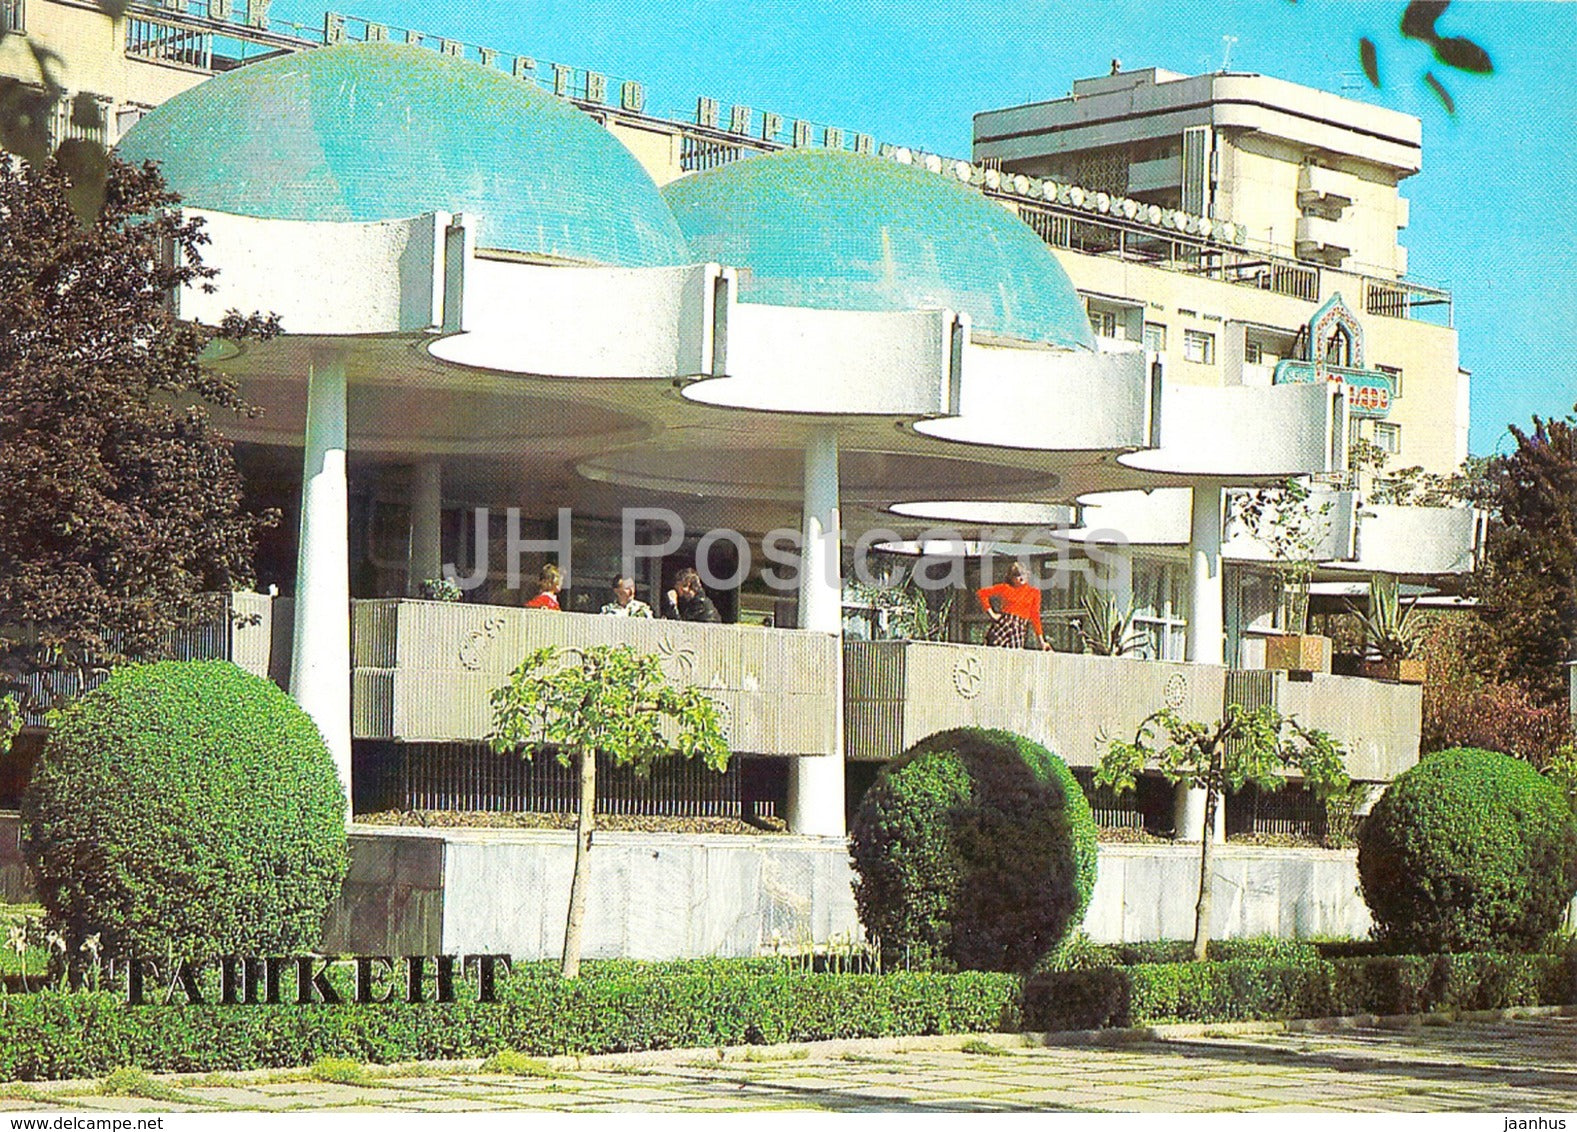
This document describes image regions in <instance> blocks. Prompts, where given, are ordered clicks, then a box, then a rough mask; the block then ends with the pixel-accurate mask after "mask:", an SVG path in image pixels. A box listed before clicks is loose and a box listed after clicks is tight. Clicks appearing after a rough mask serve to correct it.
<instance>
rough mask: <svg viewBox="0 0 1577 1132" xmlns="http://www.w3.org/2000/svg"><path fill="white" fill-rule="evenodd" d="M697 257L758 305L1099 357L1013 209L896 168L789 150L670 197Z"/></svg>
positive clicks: (1069, 289) (1061, 274) (694, 182)
mask: <svg viewBox="0 0 1577 1132" xmlns="http://www.w3.org/2000/svg"><path fill="white" fill-rule="evenodd" d="M663 195H664V196H665V198H666V199H667V201H668V203H669V206H670V207H671V208H672V209H673V212H674V216H675V217H676V218H677V219H678V221H679V226H680V229H681V230H682V231H683V232H684V235H685V238H686V240H687V241H688V242H689V244H690V248H691V251H692V253H693V254H694V255H695V256H696V258H698V259H704V260H711V261H715V262H717V263H721V264H724V265H727V266H731V267H735V268H737V269H739V272H740V274H739V294H740V299H741V301H743V302H747V303H763V304H768V305H776V306H797V307H812V308H816V309H823V310H863V311H910V310H921V309H936V308H941V309H947V310H952V311H957V312H960V313H963V314H967V315H968V316H969V317H970V319H971V320H972V322H973V326H974V330H975V332H976V333H977V334H979V335H984V336H1000V337H1003V338H1007V339H1013V340H1018V341H1023V342H1034V343H1041V344H1048V345H1056V346H1062V347H1065V348H1069V349H1079V350H1093V349H1094V347H1095V339H1094V337H1093V335H1092V333H1091V330H1090V322H1089V318H1088V316H1087V315H1086V314H1085V312H1084V306H1083V304H1082V303H1081V302H1080V301H1079V297H1078V294H1077V292H1075V291H1074V289H1073V284H1072V282H1071V281H1070V280H1069V279H1068V275H1067V273H1066V272H1065V271H1064V270H1063V269H1062V265H1061V264H1059V263H1058V262H1057V259H1056V256H1055V255H1054V254H1053V253H1052V252H1051V250H1050V249H1049V248H1048V247H1047V246H1046V244H1045V243H1044V241H1042V240H1041V239H1040V237H1039V236H1037V235H1035V233H1034V231H1033V230H1031V229H1030V227H1029V226H1028V225H1026V224H1025V223H1024V222H1023V221H1022V220H1020V219H1018V218H1017V217H1016V216H1014V215H1013V214H1012V213H1011V212H1009V211H1008V210H1007V209H1005V208H1002V207H1001V206H999V205H996V204H993V203H992V202H990V201H988V200H987V199H986V198H985V197H983V196H981V195H980V194H979V193H977V192H974V191H972V190H970V189H966V188H963V187H962V186H960V185H958V184H956V183H953V182H951V181H949V180H948V179H947V178H945V177H940V176H937V175H935V174H932V173H928V172H925V171H924V170H920V169H915V168H913V167H911V166H907V165H902V164H899V163H898V162H895V161H887V160H883V159H880V158H875V157H868V156H862V155H859V154H853V153H845V152H841V151H834V150H826V149H791V150H782V151H779V152H777V153H772V154H766V155H762V156H759V157H750V158H746V159H744V160H741V161H734V162H730V163H729V164H727V165H724V166H720V167H719V168H716V169H711V170H707V171H706V172H703V173H697V174H694V175H692V176H689V177H682V178H680V179H679V180H677V181H675V182H673V183H672V184H670V185H668V186H666V187H665V188H664V189H663Z"/></svg>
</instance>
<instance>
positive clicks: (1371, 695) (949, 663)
mask: <svg viewBox="0 0 1577 1132" xmlns="http://www.w3.org/2000/svg"><path fill="white" fill-rule="evenodd" d="M844 683H845V688H846V692H845V698H844V710H845V715H844V728H845V731H844V735H845V740H844V749H845V753H846V755H847V757H848V758H850V759H856V760H861V761H875V760H883V759H889V758H892V757H893V756H895V755H897V754H899V753H900V752H901V751H903V750H904V749H905V748H906V747H908V746H909V745H910V744H912V743H916V742H918V741H919V740H921V739H923V738H925V737H926V736H927V735H930V734H933V733H934V732H937V731H944V730H946V729H948V728H951V727H1000V728H1003V729H1005V730H1008V731H1014V732H1017V733H1018V734H1021V735H1027V736H1029V737H1030V738H1032V739H1034V740H1036V741H1037V742H1041V743H1044V744H1045V745H1046V746H1048V747H1050V748H1051V749H1052V750H1053V751H1055V752H1056V753H1057V754H1058V755H1060V756H1062V758H1063V760H1064V761H1065V762H1067V763H1068V764H1069V765H1070V766H1093V765H1095V764H1096V763H1098V762H1099V761H1100V757H1101V755H1102V754H1104V753H1105V751H1106V749H1107V745H1108V743H1109V742H1110V740H1112V739H1114V738H1125V739H1131V738H1132V737H1133V734H1134V730H1135V728H1137V727H1138V725H1139V724H1140V722H1141V721H1143V720H1144V718H1145V717H1146V716H1148V715H1149V714H1150V713H1151V712H1154V711H1158V710H1160V709H1161V708H1163V707H1166V708H1170V709H1171V710H1173V711H1175V712H1177V713H1178V714H1179V715H1181V716H1182V717H1183V718H1184V719H1190V720H1214V719H1218V718H1220V716H1221V712H1222V709H1223V706H1224V704H1225V703H1227V702H1228V701H1229V700H1231V701H1236V702H1238V703H1241V704H1243V706H1245V707H1257V706H1259V705H1260V704H1272V705H1274V706H1275V707H1276V708H1277V709H1278V710H1279V711H1281V712H1282V714H1284V715H1291V716H1294V717H1295V718H1296V719H1297V720H1298V721H1299V722H1300V723H1302V724H1304V725H1305V726H1309V727H1318V728H1321V729H1322V730H1325V731H1329V732H1330V733H1331V734H1332V735H1333V736H1334V737H1335V738H1336V739H1337V740H1338V741H1339V742H1340V743H1341V744H1342V745H1343V746H1344V747H1345V748H1346V749H1347V751H1348V772H1349V773H1350V774H1351V775H1352V776H1353V777H1354V778H1357V779H1362V780H1364V781H1369V782H1383V781H1387V780H1389V779H1391V778H1393V777H1395V776H1396V775H1398V774H1400V773H1401V772H1402V771H1404V770H1406V769H1407V768H1408V767H1409V766H1412V765H1413V763H1415V762H1417V761H1418V744H1419V721H1420V701H1419V690H1418V688H1416V687H1413V686H1410V685H1405V684H1387V683H1380V682H1378V681H1374V680H1363V679H1359V678H1356V677H1333V676H1321V677H1317V678H1316V679H1315V680H1314V681H1312V682H1305V683H1300V682H1296V681H1291V680H1289V679H1288V677H1287V675H1286V673H1283V672H1269V671H1232V672H1230V673H1229V672H1228V670H1227V669H1224V668H1220V667H1215V666H1212V665H1201V664H1180V663H1171V662H1167V661H1154V660H1130V659H1127V658H1112V657H1100V656H1079V655H1073V654H1069V653H1036V652H1030V651H1026V650H1018V649H994V648H985V647H983V646H980V645H962V644H936V643H930V642H921V641H851V642H849V643H848V644H846V645H845V646H844Z"/></svg>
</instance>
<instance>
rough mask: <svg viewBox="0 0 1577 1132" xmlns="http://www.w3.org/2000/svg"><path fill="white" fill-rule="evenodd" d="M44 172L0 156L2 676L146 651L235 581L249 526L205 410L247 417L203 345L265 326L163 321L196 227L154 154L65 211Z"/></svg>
mask: <svg viewBox="0 0 1577 1132" xmlns="http://www.w3.org/2000/svg"><path fill="white" fill-rule="evenodd" d="M67 190H68V182H67V178H66V175H65V174H64V172H63V171H62V170H61V169H60V167H59V166H58V165H56V164H55V163H53V162H51V163H48V164H45V165H43V166H29V165H20V166H18V165H14V164H12V163H0V327H4V328H5V332H4V333H3V334H0V482H4V483H5V485H6V488H5V493H4V498H3V502H0V679H3V680H6V681H8V682H10V683H11V684H12V685H13V686H17V681H18V677H19V676H20V675H21V674H22V673H24V672H27V671H38V670H44V671H53V672H76V673H79V674H80V672H81V671H82V669H83V668H85V667H88V666H93V665H98V664H103V663H110V662H114V661H116V660H119V659H123V658H125V657H127V656H138V657H144V658H156V657H158V656H160V655H162V654H163V652H164V651H165V649H166V647H167V644H168V642H169V639H170V636H171V633H172V632H173V630H174V629H176V628H177V627H178V626H179V625H180V623H181V621H182V617H183V610H184V609H187V608H189V607H190V605H191V602H192V599H193V598H194V597H195V596H196V595H197V594H199V593H200V592H203V591H205V590H225V591H228V590H229V589H231V588H232V587H233V586H236V585H241V584H245V583H246V582H248V581H250V579H251V556H252V546H253V541H254V536H255V532H256V530H257V528H258V527H259V525H260V524H261V523H263V522H266V521H267V517H258V516H252V515H248V514H246V513H245V512H244V510H243V508H242V505H241V479H240V476H239V474H238V473H237V471H236V467H235V462H234V459H233V457H232V453H231V448H230V445H229V443H228V442H227V441H226V440H225V439H224V438H223V437H222V436H221V435H220V434H219V433H218V431H216V429H215V427H214V425H213V423H212V421H211V419H210V416H209V410H210V409H214V410H218V411H221V412H231V413H236V414H240V413H245V412H247V411H248V410H247V408H246V405H245V404H244V402H243V401H242V398H241V396H240V394H239V392H238V390H237V388H236V385H235V383H234V382H233V381H232V380H231V379H229V378H226V377H224V376H222V375H220V374H217V373H214V372H212V371H209V370H206V369H204V368H203V366H202V365H201V363H200V360H199V359H200V356H201V354H202V352H203V350H204V348H205V347H206V346H207V345H208V343H209V342H210V341H211V340H213V338H214V337H215V336H224V337H227V338H243V337H249V336H256V337H268V336H271V335H272V334H274V333H276V332H277V331H278V324H277V320H275V319H273V318H272V317H270V318H264V317H261V316H258V315H252V316H251V317H247V318H243V317H242V316H240V315H239V314H236V313H232V314H231V315H230V316H228V317H227V318H226V320H225V323H224V325H223V326H221V327H219V328H217V329H214V328H207V327H203V326H199V325H194V324H191V323H182V322H179V321H177V320H176V318H175V316H174V313H173V311H172V309H171V306H170V303H169V295H170V293H171V292H172V291H173V290H174V289H176V288H179V287H182V286H187V285H197V286H204V285H207V282H206V281H207V280H209V279H211V278H212V277H213V276H214V274H215V272H214V270H213V269H211V268H207V267H204V266H203V264H202V259H201V255H200V248H201V247H202V245H203V244H204V243H206V237H205V236H204V235H203V232H202V229H201V223H200V221H197V220H193V219H185V218H183V217H182V216H181V214H180V213H179V212H177V211H175V206H176V204H177V203H178V200H179V198H178V197H176V196H175V194H173V193H171V192H169V191H168V190H167V189H166V188H165V187H164V185H163V182H162V181H161V180H160V178H159V175H158V172H157V170H156V169H155V168H154V167H153V166H151V165H150V166H146V167H144V168H141V169H138V168H133V167H131V166H129V165H126V164H124V163H121V162H118V161H115V162H112V163H111V164H110V166H109V178H108V181H107V182H106V185H105V197H104V205H103V209H102V211H101V212H100V213H99V215H98V216H97V219H96V220H94V221H93V223H92V224H90V225H89V226H87V227H83V226H81V225H79V224H78V223H77V220H76V217H75V216H74V214H73V212H72V207H71V205H70V203H69V201H68V199H67Z"/></svg>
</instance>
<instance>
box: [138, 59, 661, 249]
mask: <svg viewBox="0 0 1577 1132" xmlns="http://www.w3.org/2000/svg"><path fill="white" fill-rule="evenodd" d="M118 152H119V154H120V156H121V157H122V158H124V159H125V160H127V161H130V162H134V163H136V162H142V161H150V160H151V161H158V162H160V163H161V166H162V169H163V172H164V176H165V179H166V180H167V181H168V182H169V184H170V186H171V187H172V188H173V189H175V191H176V192H178V193H180V194H181V196H182V198H183V199H184V201H185V203H186V204H188V205H189V206H193V207H197V208H207V209H213V210H215V211H219V212H228V213H234V214H236V215H239V216H250V217H258V218H264V219H277V220H304V221H339V222H346V221H380V220H393V219H399V218H404V217H409V216H416V215H420V214H422V213H425V212H433V211H445V212H466V213H473V214H475V215H476V216H477V217H478V218H479V228H480V243H481V244H482V245H483V246H485V247H492V248H500V249H504V250H507V251H511V252H518V253H525V254H530V255H537V256H543V257H549V258H554V259H562V260H569V261H574V262H581V263H597V264H607V265H613V266H620V267H660V266H668V265H673V264H680V263H687V262H689V261H690V259H691V257H690V255H689V252H688V250H687V249H686V247H685V243H684V239H683V237H682V236H681V235H680V234H679V229H678V227H677V225H675V223H674V220H673V216H672V215H671V214H670V213H669V211H668V208H667V206H666V205H665V204H664V203H663V200H662V197H661V196H660V195H659V193H658V191H657V188H656V186H655V185H654V184H653V183H652V181H651V178H650V177H648V176H647V174H646V172H645V170H643V169H642V168H641V166H640V164H639V163H638V162H637V161H636V159H635V158H634V157H633V156H632V155H631V154H630V152H629V151H628V150H627V149H625V147H624V146H623V145H621V144H620V143H619V142H618V140H617V139H615V138H614V137H613V136H612V135H611V134H609V133H608V131H607V130H605V129H603V128H602V127H601V126H600V125H598V124H597V123H596V122H594V121H593V120H592V119H591V118H589V117H587V116H586V115H585V114H582V113H581V112H579V111H578V110H576V109H575V108H574V107H573V106H571V105H569V104H568V103H566V102H564V101H563V100H561V99H558V98H555V97H554V96H553V95H551V94H549V93H548V92H547V91H544V90H541V89H539V88H538V87H536V86H535V85H534V84H532V83H528V82H522V81H521V80H519V79H516V78H513V77H512V76H510V75H506V74H504V73H503V72H502V71H499V70H496V69H494V68H490V67H483V66H480V65H478V64H476V63H471V62H468V61H466V60H463V59H457V58H453V57H450V56H447V55H443V54H440V53H438V52H435V51H429V50H426V49H424V48H421V47H414V46H408V45H404V44H393V43H359V44H344V45H340V46H336V47H326V48H321V49H318V50H314V51H302V52H296V53H292V54H288V55H283V56H280V57H279V58H276V59H270V60H268V61H266V62H261V63H256V64H253V65H250V66H246V67H241V68H237V69H236V70H233V71H229V72H227V73H225V74H221V75H216V76H215V77H213V78H211V79H209V80H208V81H206V82H203V83H200V84H198V85H197V86H195V87H193V88H192V89H190V90H188V91H186V92H184V93H182V94H178V95H176V96H175V97H174V98H172V99H170V100H169V101H168V102H165V103H164V104H163V105H161V106H159V107H156V108H155V109H154V110H152V111H150V112H149V113H148V114H147V115H146V116H145V117H144V118H143V119H142V120H141V121H139V122H138V123H137V125H136V126H135V127H133V128H132V130H131V131H130V132H129V133H128V134H127V135H126V137H125V138H124V139H123V140H122V141H121V143H120V145H119V146H118Z"/></svg>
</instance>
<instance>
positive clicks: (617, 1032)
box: [0, 952, 1577, 1080]
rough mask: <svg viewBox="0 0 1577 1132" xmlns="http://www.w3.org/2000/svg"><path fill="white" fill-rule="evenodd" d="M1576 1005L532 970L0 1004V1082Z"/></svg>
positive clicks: (1182, 983) (1230, 979) (664, 967)
mask: <svg viewBox="0 0 1577 1132" xmlns="http://www.w3.org/2000/svg"><path fill="white" fill-rule="evenodd" d="M1574 1002H1577V953H1572V952H1568V953H1563V954H1554V953H1546V954H1537V955H1509V954H1480V955H1472V954H1463V955H1432V956H1422V957H1420V956H1402V957H1373V958H1365V959H1339V960H1326V959H1318V958H1314V957H1307V958H1304V959H1302V960H1297V961H1292V962H1288V961H1286V960H1285V959H1284V958H1261V959H1236V960H1227V961H1222V962H1213V963H1202V964H1194V963H1155V964H1138V965H1136V966H1131V967H1100V968H1089V969H1082V970H1069V971H1058V972H1053V973H1050V974H1046V975H1039V976H1035V977H1033V978H1031V979H1029V980H1027V981H1021V980H1020V979H1019V978H1017V977H1016V976H1012V975H1005V974H992V973H983V972H967V973H961V974H939V973H932V972H897V973H893V974H887V975H847V974H843V975H838V974H806V973H796V972H794V971H791V970H787V969H785V968H784V967H783V965H782V964H781V963H779V962H777V961H771V960H768V961H762V962H746V963H732V962H726V961H720V962H710V963H707V962H702V963H681V964H636V963H604V964H596V965H592V966H589V967H588V968H587V970H586V972H585V973H584V974H583V975H582V977H581V978H579V979H577V980H573V981H569V982H566V981H563V980H561V979H559V978H557V977H556V976H555V975H554V974H553V973H552V969H551V967H550V966H547V965H532V966H530V967H527V968H525V969H523V970H521V971H520V972H517V973H516V974H515V975H513V976H511V977H510V978H509V979H507V980H506V981H505V982H504V983H503V984H502V985H501V992H500V1000H499V1001H498V1002H496V1003H487V1004H480V1003H476V1002H474V1001H464V1000H462V1001H459V1002H455V1003H449V1004H444V1005H436V1004H428V1005H423V1006H406V1005H398V1004H393V1005H386V1006H348V1005H347V1006H307V1007H297V1006H275V1007H268V1006H230V1007H220V1006H142V1007H128V1006H125V1005H124V1004H123V1003H122V1001H121V1000H120V998H119V997H117V996H114V995H111V994H107V993H87V992H83V993H76V994H70V993H63V992H57V991H44V992H40V993H35V994H28V995H11V996H5V997H0V1080H17V1079H21V1080H34V1079H41V1078H56V1077H80V1076H90V1075H101V1074H103V1073H106V1072H108V1071H110V1070H112V1069H114V1068H116V1067H118V1066H122V1065H134V1066H138V1067H140V1068H142V1069H146V1070H149V1071H156V1072H159V1071H163V1072H199V1071H214V1070H233V1069H252V1068H266V1067H288V1066H297V1065H309V1064H311V1063H312V1062H314V1061H317V1060H318V1059H319V1058H324V1057H342V1058H351V1059H354V1060H357V1061H369V1062H391V1061H406V1060H421V1059H432V1058H461V1057H486V1056H488V1055H491V1054H493V1053H495V1052H497V1051H498V1050H500V1049H503V1048H510V1049H514V1050H518V1051H520V1052H521V1053H525V1054H530V1055H535V1056H547V1055H552V1054H560V1053H611V1052H620V1051H626V1050H643V1049H674V1048H686V1047H701V1048H716V1047H719V1046H729V1045H745V1044H757V1043H774V1042H807V1041H819V1040H824V1039H829V1038H865V1037H901V1036H907V1035H915V1034H943V1033H971V1032H975V1033H980V1032H989V1031H999V1030H1009V1031H1011V1030H1018V1029H1026V1030H1083V1029H1097V1028H1100V1027H1105V1026H1142V1025H1151V1024H1157V1023H1164V1022H1223V1021H1242V1020H1256V1019H1282V1018H1296V1017H1329V1016H1333V1015H1344V1014H1370V1013H1377V1014H1394V1013H1419V1012H1423V1011H1429V1010H1441V1009H1449V1008H1455V1009H1462V1010H1477V1009H1494V1008H1500V1007H1510V1006H1533V1005H1539V1004H1556V1003H1561V1004H1566V1003H1574Z"/></svg>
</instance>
